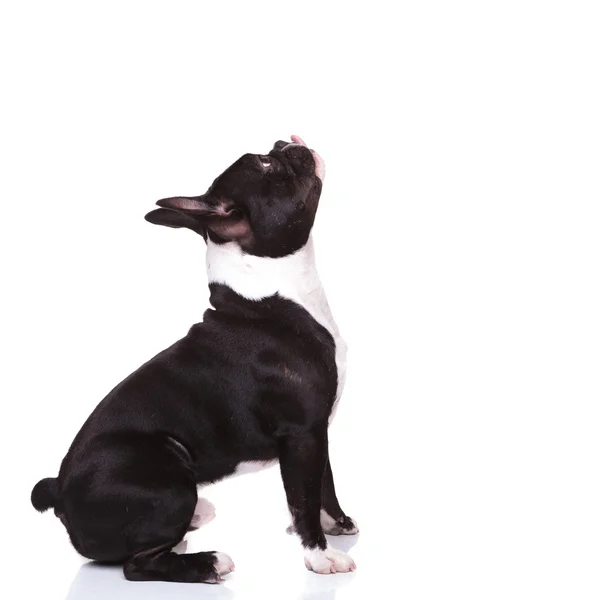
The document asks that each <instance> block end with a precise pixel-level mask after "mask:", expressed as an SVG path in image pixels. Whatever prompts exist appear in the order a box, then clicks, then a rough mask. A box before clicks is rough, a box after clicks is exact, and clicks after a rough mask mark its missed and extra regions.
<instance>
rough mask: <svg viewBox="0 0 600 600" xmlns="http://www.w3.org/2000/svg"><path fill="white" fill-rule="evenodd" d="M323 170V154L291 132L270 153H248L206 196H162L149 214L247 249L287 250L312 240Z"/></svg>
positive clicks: (149, 217)
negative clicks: (311, 234)
mask: <svg viewBox="0 0 600 600" xmlns="http://www.w3.org/2000/svg"><path fill="white" fill-rule="evenodd" d="M324 175H325V165H324V163H323V159H321V157H320V156H319V155H318V154H317V153H316V152H314V151H313V150H309V149H308V148H307V147H306V144H305V143H304V142H303V141H302V139H300V138H299V137H298V136H292V141H291V142H283V141H279V142H276V143H275V145H274V146H273V149H272V150H271V151H270V152H269V153H268V154H244V156H242V157H241V158H240V159H239V160H237V161H236V162H234V163H233V164H232V165H231V166H230V167H229V168H228V169H227V170H226V171H225V172H224V173H222V174H221V175H219V177H217V179H215V181H214V182H213V184H212V185H211V186H210V188H209V189H208V191H207V192H206V193H205V194H203V195H202V196H193V197H188V196H177V197H174V198H165V199H163V200H159V201H158V202H157V204H158V205H159V206H160V207H161V208H158V209H156V210H153V211H152V212H150V213H148V214H147V215H146V220H147V221H150V223H155V224H157V225H166V226H168V227H186V228H187V229H192V230H193V231H195V232H197V233H199V234H201V235H202V236H203V237H204V238H205V239H206V238H207V236H208V237H209V238H210V239H211V241H213V242H215V243H218V244H223V243H227V242H235V243H237V244H239V246H240V247H241V248H242V250H243V251H244V252H246V253H248V254H254V255H256V256H270V257H273V258H277V257H281V256H286V255H288V254H292V253H294V252H295V251H296V250H298V249H299V248H301V247H303V246H304V245H305V244H306V242H307V240H308V236H309V234H310V230H311V228H312V226H313V223H314V220H315V215H316V212H317V207H318V204H319V197H320V195H321V186H322V182H323V177H324Z"/></svg>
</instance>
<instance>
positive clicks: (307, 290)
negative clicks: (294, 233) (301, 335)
mask: <svg viewBox="0 0 600 600" xmlns="http://www.w3.org/2000/svg"><path fill="white" fill-rule="evenodd" d="M207 246H208V247H207V252H206V269H207V274H208V283H222V284H224V285H226V286H228V287H230V288H231V289H232V290H233V291H234V292H236V293H237V294H239V295H240V296H242V297H244V298H247V299H248V300H262V299H263V298H268V297H269V296H273V295H275V294H279V295H280V296H282V297H283V298H287V299H289V300H292V301H294V302H296V303H297V304H299V305H300V306H302V307H303V308H304V309H305V310H306V311H307V312H309V313H310V315H311V316H312V317H313V318H314V319H315V321H317V323H319V324H320V325H322V326H323V327H325V328H326V329H327V330H328V331H329V332H330V333H331V334H332V335H333V336H334V337H336V336H337V334H338V329H337V326H336V324H335V321H334V320H333V316H332V314H331V310H330V308H329V304H328V302H327V297H326V296H325V292H324V290H323V286H322V285H321V280H320V279H319V274H318V272H317V266H316V261H315V253H314V246H313V241H312V238H311V237H310V238H309V239H308V242H307V243H306V245H305V246H303V247H302V248H300V250H298V251H297V252H295V253H294V254H291V255H289V256H284V257H282V258H269V257H262V256H253V255H251V254H246V253H244V252H243V251H242V250H241V248H240V247H239V246H238V245H237V244H236V243H234V242H229V243H227V244H216V243H214V242H212V241H211V240H210V239H208V240H207Z"/></svg>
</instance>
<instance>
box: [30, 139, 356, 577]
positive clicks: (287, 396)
mask: <svg viewBox="0 0 600 600" xmlns="http://www.w3.org/2000/svg"><path fill="white" fill-rule="evenodd" d="M324 174H325V166H324V163H323V160H322V159H321V157H320V156H319V155H318V154H317V153H316V152H314V151H312V150H309V148H307V147H306V145H305V144H304V142H303V141H302V140H301V139H300V138H299V137H297V136H292V141H291V142H284V141H279V142H277V143H276V144H275V145H274V147H273V149H272V150H271V151H270V152H269V153H268V154H245V155H244V156H242V157H241V158H240V159H239V160H237V161H236V162H235V163H234V164H233V165H231V166H230V167H229V168H228V169H227V170H226V171H225V172H224V173H222V174H221V175H220V176H219V177H217V179H216V180H215V181H214V182H213V184H212V185H211V186H210V188H209V189H208V191H207V192H206V193H205V194H203V195H201V196H194V197H174V198H166V199H164V200H159V201H158V202H157V204H158V205H159V207H160V208H158V209H156V210H153V211H152V212H150V213H148V214H147V215H146V219H147V220H148V221H150V222H151V223H155V224H158V225H166V226H168V227H176V228H180V227H184V228H187V229H191V230H193V231H195V232H197V233H198V234H200V235H201V236H202V237H203V238H204V239H205V241H206V245H207V254H206V265H207V270H208V281H209V287H210V303H211V305H212V308H209V309H208V310H207V311H206V312H205V313H204V318H203V321H202V322H201V323H198V324H196V325H194V326H192V328H191V329H190V330H189V332H188V334H187V335H186V336H185V337H184V338H183V339H181V340H179V341H178V342H176V343H175V344H173V345H172V346H171V347H169V348H167V349H166V350H164V351H163V352H161V353H160V354H158V355H157V356H155V357H154V358H152V359H151V360H150V361H148V362H147V363H146V364H144V365H142V366H141V367H140V368H139V369H138V370H137V371H135V372H134V373H132V374H131V375H130V376H129V377H127V378H126V379H125V380H124V381H122V382H121V383H120V384H119V385H117V386H116V387H115V388H114V389H113V390H112V391H111V392H110V393H109V394H108V396H106V398H104V400H102V402H100V404H99V405H98V406H97V407H96V409H95V410H94V411H93V412H92V414H91V415H90V417H89V418H88V419H87V421H86V422H85V424H84V425H83V427H82V428H81V430H80V431H79V433H78V434H77V436H76V437H75V439H74V441H73V443H72V445H71V447H70V449H69V451H68V453H67V455H66V456H65V458H64V459H63V461H62V464H61V467H60V471H59V474H58V477H56V478H47V479H42V480H41V481H40V482H39V483H38V484H37V485H36V486H35V487H34V488H33V491H32V494H31V501H32V504H33V506H34V507H35V508H36V509H37V510H39V511H44V510H47V509H48V508H50V507H53V508H54V512H55V514H56V516H57V517H58V518H59V519H60V520H61V521H62V523H63V524H64V526H65V527H66V529H67V532H68V534H69V537H70V539H71V542H72V544H73V546H74V547H75V549H76V550H77V551H78V552H79V553H80V554H82V555H83V556H85V557H88V558H90V559H93V560H97V561H101V562H107V563H122V564H123V565H124V566H123V570H124V574H125V577H126V578H127V579H129V580H136V581H145V580H162V581H182V582H207V583H214V582H217V581H220V580H221V579H222V577H223V576H224V575H226V574H227V573H230V572H231V571H233V569H234V564H233V562H232V560H231V558H230V557H229V556H228V555H227V554H225V553H222V552H213V551H211V552H199V553H195V554H176V553H174V552H173V551H172V550H173V548H174V546H176V545H177V544H178V543H179V542H180V541H181V540H182V539H183V537H184V536H185V534H186V532H187V531H188V530H189V529H190V528H196V527H197V526H198V525H199V524H201V523H202V522H206V521H207V520H209V519H210V518H212V516H214V512H212V506H211V505H210V503H208V502H207V501H206V500H203V499H202V498H200V499H199V498H198V494H197V486H200V485H202V484H208V483H211V482H215V481H218V480H220V479H223V478H225V477H228V476H231V475H234V474H239V473H242V472H245V471H249V470H255V469H256V468H263V467H266V466H269V465H271V464H275V463H277V462H278V463H279V467H280V470H281V477H282V480H283V485H284V488H285V492H286V496H287V501H288V505H289V509H290V513H291V516H292V523H293V525H292V530H293V531H294V532H295V533H296V534H297V535H298V536H299V538H300V540H301V542H302V546H303V548H304V560H305V564H306V566H307V568H309V569H311V570H313V571H315V572H317V573H338V572H347V571H352V570H354V569H355V564H354V562H353V560H352V559H351V558H350V557H349V556H348V555H347V554H345V553H344V552H341V551H339V550H336V549H334V548H331V547H330V546H329V545H328V542H327V539H326V537H325V534H326V533H327V534H331V535H339V534H354V533H357V532H358V529H357V527H356V524H355V522H354V521H353V520H352V519H350V518H349V517H348V516H346V514H345V513H344V512H343V510H342V509H341V508H340V505H339V503H338V500H337V497H336V494H335V489H334V483H333V474H332V470H331V464H330V462H329V455H328V441H327V428H328V423H329V421H330V419H331V418H332V416H333V414H334V412H335V409H336V405H337V403H338V401H339V399H340V395H341V393H342V388H343V385H344V374H345V353H346V347H345V344H344V342H343V340H342V339H341V337H340V335H339V332H338V328H337V326H336V324H335V322H334V320H333V318H332V315H331V311H330V309H329V306H328V303H327V299H326V297H325V293H324V291H323V288H322V286H321V282H320V280H319V277H318V274H317V271H316V268H315V258H314V252H313V244H312V240H311V229H312V226H313V223H314V220H315V215H316V213H317V207H318V204H319V197H320V195H321V187H322V182H323V177H324Z"/></svg>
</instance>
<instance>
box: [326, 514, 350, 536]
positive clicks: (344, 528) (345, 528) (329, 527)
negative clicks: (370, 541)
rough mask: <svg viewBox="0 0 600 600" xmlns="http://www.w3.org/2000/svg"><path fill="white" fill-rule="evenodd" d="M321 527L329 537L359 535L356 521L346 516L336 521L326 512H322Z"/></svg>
mask: <svg viewBox="0 0 600 600" xmlns="http://www.w3.org/2000/svg"><path fill="white" fill-rule="evenodd" d="M321 527H322V528H323V531H324V532H325V533H326V534H327V535H354V534H355V533H358V525H357V524H356V521H354V520H353V519H351V518H350V517H347V516H346V515H344V516H343V517H341V518H340V519H337V520H336V519H334V518H333V517H331V516H330V515H329V514H327V512H325V511H324V510H321Z"/></svg>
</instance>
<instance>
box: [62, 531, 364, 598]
mask: <svg viewBox="0 0 600 600" xmlns="http://www.w3.org/2000/svg"><path fill="white" fill-rule="evenodd" d="M358 537H359V536H358V535H352V536H340V537H329V536H328V539H329V543H330V544H331V545H332V546H333V547H334V548H337V549H338V550H343V551H344V552H348V550H350V548H352V546H354V545H355V544H356V542H357V541H358ZM186 545H187V544H186V541H185V540H184V541H183V542H182V543H181V544H180V545H179V546H177V547H176V548H175V551H177V552H182V553H183V552H185V550H186ZM354 576H355V573H344V574H339V575H316V574H315V573H308V572H307V573H306V577H305V579H304V588H303V590H302V592H301V594H300V595H299V596H296V594H297V593H298V592H297V591H295V590H290V589H282V590H281V598H282V599H283V598H290V597H291V598H293V597H296V598H297V599H298V600H335V596H336V591H337V590H338V589H339V588H341V587H343V586H345V585H348V584H350V583H351V582H352V579H354ZM200 588H201V589H200ZM141 596H143V598H144V600H167V599H168V600H171V599H172V598H177V599H178V600H179V599H180V598H183V599H185V598H190V599H192V598H193V599H194V600H197V599H198V598H199V597H201V598H210V599H211V600H233V598H234V596H235V594H234V592H233V591H232V590H230V589H229V588H228V587H227V583H226V582H225V583H221V584H216V585H210V584H206V583H167V582H164V581H147V582H131V581H127V580H126V579H125V577H124V576H123V568H122V567H120V566H105V565H99V564H97V563H93V562H90V563H86V564H84V565H82V566H81V568H80V569H79V571H78V572H77V575H76V576H75V579H74V580H73V583H72V584H71V587H70V589H69V593H68V595H67V599H66V600H106V599H110V600H138V599H139V598H140V597H141Z"/></svg>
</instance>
